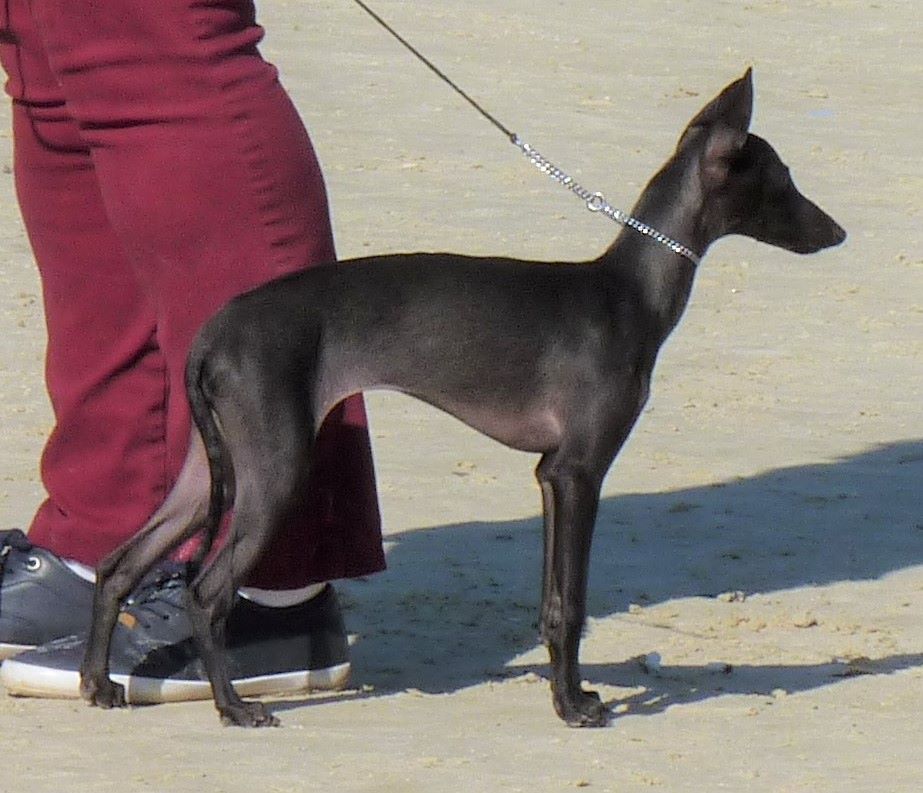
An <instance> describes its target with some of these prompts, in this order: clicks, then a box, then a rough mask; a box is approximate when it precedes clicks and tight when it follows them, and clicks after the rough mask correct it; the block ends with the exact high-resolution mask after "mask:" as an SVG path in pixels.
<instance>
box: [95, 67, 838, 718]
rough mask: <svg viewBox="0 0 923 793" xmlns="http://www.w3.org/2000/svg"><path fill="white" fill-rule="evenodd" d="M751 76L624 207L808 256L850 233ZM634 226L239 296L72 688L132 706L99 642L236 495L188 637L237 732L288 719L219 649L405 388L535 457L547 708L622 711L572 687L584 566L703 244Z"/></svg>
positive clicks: (706, 236)
mask: <svg viewBox="0 0 923 793" xmlns="http://www.w3.org/2000/svg"><path fill="white" fill-rule="evenodd" d="M752 105H753V85H752V76H751V72H750V70H749V69H748V70H747V72H746V73H745V74H744V76H743V77H741V78H740V79H738V80H736V81H734V82H733V83H731V84H730V85H728V86H727V87H726V88H725V89H724V90H723V91H722V92H721V93H720V94H719V95H718V96H717V97H715V99H713V100H712V101H711V102H709V103H708V104H707V105H706V106H705V107H704V108H703V109H702V110H701V111H700V112H699V113H698V114H697V115H696V116H695V117H694V118H693V119H692V121H691V122H690V123H689V124H688V126H687V127H686V129H685V130H684V132H683V133H682V136H681V137H680V139H679V142H678V144H677V146H676V149H675V151H674V153H673V154H672V156H671V157H670V159H669V160H668V162H667V163H666V164H665V165H664V166H663V167H662V168H661V170H660V171H659V172H658V173H657V174H656V175H655V176H654V177H653V178H652V179H651V181H650V182H649V183H648V184H647V186H646V187H645V189H644V191H643V192H642V194H641V196H640V198H639V200H638V202H637V204H636V205H635V207H634V209H633V211H632V215H633V216H634V217H636V218H638V219H640V220H642V221H643V222H644V223H646V224H648V225H649V226H650V227H652V228H654V229H657V230H658V231H659V232H660V233H661V234H662V235H669V238H667V239H669V240H670V241H671V242H672V241H673V240H679V241H682V243H683V245H685V246H686V247H687V249H688V250H689V251H690V252H694V253H695V254H698V255H701V254H704V252H705V250H706V249H707V248H708V246H709V245H710V244H711V243H712V242H714V241H715V240H717V239H718V238H719V237H722V236H724V235H728V234H742V235H746V236H748V237H752V238H754V239H756V240H760V241H762V242H765V243H768V244H770V245H774V246H778V247H780V248H783V249H785V250H789V251H794V252H797V253H805V254H806V253H812V252H815V251H819V250H821V249H823V248H827V247H830V246H834V245H837V244H838V243H840V242H842V241H843V240H844V239H845V237H846V233H845V232H844V231H843V229H842V228H841V227H840V226H839V225H838V224H837V223H836V222H835V221H834V220H833V219H832V218H831V217H830V216H829V215H827V214H826V213H825V212H823V211H822V210H821V209H820V208H819V207H818V206H817V205H815V204H814V203H812V202H811V201H810V200H808V199H807V198H805V196H803V195H802V194H801V193H800V192H799V191H798V189H797V188H796V187H795V185H794V183H793V182H792V179H791V177H790V175H789V170H788V168H787V167H786V166H785V164H784V163H783V162H782V160H781V159H780V158H779V156H778V155H777V154H776V152H775V151H774V150H773V148H772V147H771V146H770V144H769V143H767V142H766V141H765V140H763V139H762V138H759V137H757V136H756V135H753V134H750V133H749V131H748V130H749V125H750V118H751V113H752ZM661 242H662V241H658V240H657V239H655V238H652V237H651V236H650V235H647V234H641V233H638V232H637V231H636V230H634V229H631V228H626V229H624V230H622V232H621V233H620V234H619V235H618V237H617V239H616V240H615V242H614V243H613V244H612V245H611V246H610V247H609V248H608V249H607V250H606V251H605V252H604V253H603V254H602V255H601V256H600V257H599V258H597V259H595V260H593V261H589V262H580V263H551V262H530V261H523V260H519V259H511V258H496V257H470V256H462V255H456V254H448V253H410V254H397V255H387V256H372V257H368V258H363V259H356V260H352V261H348V262H342V263H339V264H336V265H331V266H321V267H317V268H313V269H309V270H305V271H303V272H299V273H297V274H294V275H290V276H287V277H283V278H281V279H279V280H276V281H273V282H271V283H268V284H266V285H264V286H261V287H259V288H257V289H255V290H253V291H251V292H249V293H247V294H245V295H243V296H241V297H238V298H236V299H235V300H232V301H231V302H230V303H229V304H228V305H227V306H225V307H224V308H223V309H222V310H220V311H219V312H218V313H217V314H216V315H215V316H214V317H213V318H212V319H211V320H209V321H208V322H207V323H206V324H205V326H204V327H203V328H202V329H201V331H200V332H199V334H198V335H197V337H196V340H195V342H194V344H193V346H192V349H191V352H190V355H189V360H188V366H187V371H186V376H187V392H188V396H189V402H190V405H191V408H192V415H193V419H194V422H195V429H194V430H193V434H192V440H191V442H190V450H189V453H188V456H187V459H186V462H185V464H184V467H183V469H182V471H181V473H180V475H179V477H178V480H177V483H176V485H175V486H174V488H173V490H172V491H171V492H170V494H169V495H168V497H167V498H166V500H165V502H164V504H163V506H162V507H161V508H160V509H159V510H158V511H157V512H156V513H155V514H154V515H153V516H152V518H151V519H150V521H149V522H148V523H147V524H146V526H145V527H144V528H142V530H141V531H140V532H139V533H138V534H137V535H136V536H135V537H134V538H133V539H132V540H130V541H129V542H128V543H126V544H125V545H123V546H122V547H121V548H119V549H117V550H116V551H115V552H114V553H113V554H111V555H110V556H109V557H108V558H107V559H106V560H104V561H103V563H102V565H101V566H100V568H99V571H98V579H97V589H96V595H95V602H94V613H93V625H92V629H91V633H90V635H89V638H88V645H87V650H86V655H85V657H84V661H83V664H82V666H81V695H82V696H83V697H84V699H86V700H87V701H88V702H90V703H91V704H95V705H98V706H101V707H113V706H121V705H124V704H125V692H124V689H123V688H122V687H121V686H120V685H118V684H116V683H114V682H113V681H111V680H110V678H109V674H108V661H107V659H108V650H109V641H110V635H111V633H112V629H113V626H114V624H115V621H116V619H117V617H118V612H119V605H120V602H121V601H122V600H123V599H124V598H125V597H126V596H128V595H129V593H130V592H131V591H132V589H133V588H134V587H135V586H136V585H137V583H138V582H139V581H140V579H141V578H142V576H143V575H144V574H145V572H146V571H147V570H148V569H149V568H150V567H151V566H152V565H153V564H155V563H156V562H157V560H159V559H160V558H162V557H163V556H164V555H166V554H167V553H169V552H170V551H171V550H172V549H175V548H176V547H177V546H178V545H179V544H180V543H181V542H183V541H184V540H186V539H188V538H189V537H191V536H193V535H195V534H196V533H200V532H201V533H203V534H204V536H205V539H204V541H203V545H204V550H203V552H202V555H203V556H204V553H205V552H206V551H207V549H208V547H209V546H210V544H211V541H212V539H213V538H214V536H215V532H216V530H217V527H218V524H219V523H220V521H221V519H222V516H223V515H224V513H225V512H226V511H227V510H229V509H231V508H233V519H232V522H231V526H230V530H229V536H228V540H227V542H226V543H225V545H224V546H223V548H222V549H221V550H220V551H219V552H218V553H217V555H216V556H215V558H214V559H213V560H212V561H211V562H210V563H209V564H206V565H204V566H203V567H202V568H201V570H199V572H198V573H197V575H196V576H195V578H194V580H193V581H192V582H191V584H190V587H189V598H188V601H189V602H188V606H189V613H190V617H191V620H192V623H193V628H194V632H195V637H196V641H197V643H198V646H199V650H200V652H201V655H202V658H203V661H204V662H205V665H206V668H207V671H208V675H209V678H210V681H211V684H212V689H213V693H214V700H215V706H216V708H217V710H218V712H219V715H220V717H221V719H222V721H223V722H224V723H227V724H235V725H241V726H264V725H272V724H276V723H277V720H276V718H275V717H274V716H273V715H272V714H271V713H270V712H269V711H268V710H267V709H266V707H265V706H264V705H263V703H261V702H254V701H244V700H243V699H241V698H240V696H238V694H237V693H236V691H235V690H234V688H233V686H232V684H231V680H230V677H229V673H228V669H227V665H226V661H225V657H224V649H223V637H224V624H225V620H226V618H227V615H228V612H229V610H230V607H231V604H232V601H233V598H234V595H235V592H236V590H237V587H238V586H239V585H240V584H241V583H242V582H243V580H244V578H245V577H246V575H247V573H248V571H249V570H250V569H251V568H252V566H253V565H254V564H255V562H256V561H257V559H258V558H259V556H260V553H261V552H262V550H263V549H264V548H265V546H266V544H267V542H268V541H269V539H270V537H271V536H272V535H273V532H274V531H275V530H276V529H277V527H279V526H280V525H282V524H283V523H284V522H285V520H286V518H287V516H288V515H290V514H291V512H292V511H293V510H294V509H296V508H297V507H298V505H299V504H300V503H301V502H302V499H303V493H304V489H305V482H306V478H307V474H308V470H309V468H310V463H311V450H312V443H313V439H314V436H315V433H316V432H317V430H318V428H319V427H320V424H321V422H322V420H323V418H324V416H325V415H326V414H327V412H328V411H329V410H330V409H331V408H332V407H333V406H334V405H336V404H337V403H338V402H340V401H341V400H342V399H343V398H345V397H346V396H348V395H350V394H354V393H357V392H360V391H363V390H369V389H376V388H384V389H390V390H396V391H400V392H403V393H405V394H408V395H410V396H413V397H416V398H418V399H421V400H423V401H424V402H427V403H429V404H431V405H434V406H436V407H438V408H441V409H442V410H445V411H447V412H448V413H450V414H452V415H453V416H456V417H457V418H459V419H460V420H461V421H463V422H465V423H466V424H468V425H469V426H471V427H473V428H474V429H476V430H478V431H480V432H482V433H484V434H485V435H487V436H489V437H491V438H494V439H495V440H497V441H499V442H500V443H503V444H506V445H507V446H510V447H512V448H514V449H519V450H523V451H526V452H534V453H536V454H540V455H541V459H540V461H539V463H538V466H537V468H536V476H537V479H538V482H539V484H540V486H541V495H542V503H543V511H544V563H543V576H542V594H541V619H540V630H541V638H542V641H543V642H544V643H545V644H546V645H547V647H548V651H549V656H550V665H551V692H552V701H553V704H554V708H555V711H556V712H557V714H558V715H559V716H560V717H561V718H562V719H563V720H564V721H565V722H566V723H567V724H568V725H571V726H601V725H603V724H605V723H607V721H608V718H609V715H610V714H609V711H608V709H607V708H606V706H605V705H604V704H603V703H602V702H601V700H600V698H599V696H598V694H596V693H595V692H593V691H586V690H584V689H583V688H582V686H581V682H580V680H581V676H580V667H579V662H578V651H579V644H580V638H581V631H582V628H583V625H584V619H585V603H586V587H587V567H588V562H589V555H590V543H591V538H592V534H593V528H594V523H595V519H596V512H597V507H598V503H599V490H600V486H601V483H602V480H603V477H604V476H605V474H606V472H607V470H608V469H609V467H610V465H611V463H612V461H613V459H614V458H615V456H616V454H617V453H618V451H619V449H620V447H621V446H622V444H623V443H624V441H625V439H626V438H627V437H628V434H629V432H630V431H631V429H632V427H633V425H634V424H635V422H636V421H637V419H638V416H639V414H640V413H641V410H642V408H643V407H644V404H645V402H646V400H647V398H648V391H649V387H650V380H651V373H652V370H653V368H654V364H655V362H656V359H657V353H658V350H659V349H660V346H661V345H662V344H663V342H664V340H665V339H666V338H667V336H668V335H669V334H670V332H671V331H672V330H673V328H674V327H675V326H676V324H677V322H678V321H679V319H680V317H681V315H682V313H683V310H684V308H685V306H686V303H687V301H688V299H689V295H690V291H691V288H692V283H693V277H694V275H695V269H696V261H697V258H698V256H697V255H693V256H685V255H682V254H680V253H677V252H676V251H675V249H674V248H673V247H670V246H669V245H667V244H661Z"/></svg>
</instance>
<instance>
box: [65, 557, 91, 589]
mask: <svg viewBox="0 0 923 793" xmlns="http://www.w3.org/2000/svg"><path fill="white" fill-rule="evenodd" d="M62 561H63V562H64V564H66V565H67V566H68V567H69V568H70V569H71V571H72V572H74V573H76V574H77V575H79V576H80V577H81V578H82V579H83V580H84V581H89V582H90V583H91V584H95V583H96V571H95V570H94V569H93V568H92V567H87V566H86V565H85V564H83V563H82V562H77V561H74V560H73V559H62Z"/></svg>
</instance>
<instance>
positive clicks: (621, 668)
mask: <svg viewBox="0 0 923 793" xmlns="http://www.w3.org/2000/svg"><path fill="white" fill-rule="evenodd" d="M921 482H923V440H913V441H906V442H901V443H895V444H890V445H886V446H882V447H880V448H876V449H873V450H871V451H868V452H866V453H864V454H860V455H857V456H854V457H850V458H845V459H840V460H836V461H833V462H830V463H829V464H817V465H808V466H800V467H793V468H785V469H780V470H774V471H769V472H766V473H763V474H760V475H758V476H754V477H751V478H746V479H739V480H735V481H731V482H727V483H721V484H718V485H712V486H705V487H697V488H692V489H688V490H680V491H675V492H668V493H652V494H644V495H638V494H634V495H623V496H618V497H611V498H607V499H605V500H604V501H603V503H602V504H601V505H600V513H599V519H598V522H597V527H596V533H595V537H594V544H593V552H592V564H591V573H590V586H589V593H588V598H587V606H588V614H589V615H590V616H591V617H605V616H609V615H613V614H617V613H620V612H625V611H626V610H627V609H628V606H629V604H631V603H639V604H643V605H648V604H655V603H658V602H663V601H667V600H671V599H674V598H681V597H687V596H714V595H717V594H719V593H723V592H729V591H737V590H740V591H743V592H745V593H754V592H761V593H765V592H770V591H773V590H783V589H788V588H792V587H798V586H803V585H811V584H827V583H831V582H837V581H861V580H868V579H875V578H878V577H880V576H882V575H884V574H886V573H889V572H891V571H895V570H899V569H902V568H906V567H910V566H913V565H918V564H923V509H921V508H920V502H919V495H918V494H919V492H920V484H921ZM536 500H538V495H537V494H536ZM472 508H473V509H476V502H474V503H473V504H472ZM541 535H542V528H541V518H540V516H538V515H536V517H534V518H530V519H527V520H517V521H511V522H501V523H483V522H476V521H475V522H471V523H465V524H459V525H452V526H439V527H435V528H430V529H417V530H413V531H407V532H405V533H402V534H398V535H396V536H391V537H389V538H388V539H389V540H390V541H393V543H394V544H393V546H392V547H391V549H390V551H389V554H388V570H387V572H385V573H382V574H379V575H376V576H372V577H369V578H368V579H360V580H356V581H348V582H346V581H344V582H340V583H339V584H338V588H339V590H340V592H341V597H342V600H343V601H344V604H345V607H346V619H347V624H348V627H349V629H350V631H351V632H354V633H355V634H356V641H355V643H354V645H353V647H352V663H353V670H354V672H353V674H354V682H355V683H356V684H357V685H362V684H367V686H368V690H369V691H371V692H372V693H371V695H372V696H375V695H378V694H383V693H388V692H393V691H395V690H400V689H404V688H415V689H419V690H421V691H424V692H432V693H442V692H451V691H455V690H457V689H460V688H463V687H466V686H469V685H473V684H476V683H480V682H483V681H485V680H487V679H489V678H491V677H504V676H509V675H510V674H522V673H523V672H524V671H526V670H528V669H531V670H533V671H535V672H538V673H539V674H542V675H544V674H547V664H536V665H532V666H525V667H524V666H521V665H520V666H517V667H515V669H513V670H511V669H510V667H509V666H508V665H509V662H510V661H511V660H512V659H514V658H516V657H517V656H518V655H520V654H521V653H523V652H525V651H527V650H530V649H533V648H535V646H536V644H537V643H538V638H537V618H538V604H539V592H540V578H541V559H542V539H541ZM651 649H652V650H653V649H655V648H651ZM920 651H921V652H920V653H919V654H910V655H895V656H890V657H885V658H879V659H873V660H868V661H865V662H863V664H862V666H861V668H859V667H854V666H850V665H848V664H846V663H843V664H839V663H834V662H831V663H827V664H818V665H814V666H803V665H792V666H788V665H775V666H750V667H748V666H742V667H738V666H735V667H734V673H733V674H732V675H727V676H723V677H722V679H720V680H715V681H714V683H713V685H705V686H703V685H700V683H701V682H702V680H701V678H702V676H703V675H704V674H711V675H712V676H713V677H714V676H715V675H714V672H713V671H712V672H706V671H705V670H696V669H693V668H678V667H672V668H671V667H664V668H662V669H660V670H659V673H658V674H657V675H649V674H645V672H644V671H643V669H642V668H641V667H640V665H639V664H638V662H637V659H628V658H624V657H623V658H613V659H612V661H611V663H606V664H584V665H583V674H584V677H585V679H587V680H588V681H589V682H590V684H594V683H595V684H611V685H620V686H642V687H644V688H645V689H646V693H645V694H644V695H643V696H640V695H639V696H640V699H638V701H636V702H635V701H626V702H625V704H628V705H630V706H631V709H632V712H638V711H639V709H640V712H657V711H658V710H661V709H663V707H665V706H666V705H668V704H675V703H677V702H684V701H693V700H695V699H700V698H705V697H709V696H716V695H718V694H719V693H721V692H736V693H761V694H768V693H769V692H771V691H773V690H774V689H780V688H781V689H785V690H787V691H789V692H792V691H801V690H809V689H813V688H816V687H819V686H823V685H829V684H831V683H835V682H836V681H837V680H838V679H840V678H844V677H849V676H851V675H853V674H886V673H891V672H894V671H897V670H900V669H904V668H908V667H915V666H920V665H923V646H921V648H920ZM620 702H621V700H620ZM292 704H294V703H292Z"/></svg>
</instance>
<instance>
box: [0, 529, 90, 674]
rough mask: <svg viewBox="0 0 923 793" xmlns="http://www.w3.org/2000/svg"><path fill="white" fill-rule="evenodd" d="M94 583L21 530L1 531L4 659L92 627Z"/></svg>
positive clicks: (0, 645) (0, 615) (1, 652)
mask: <svg viewBox="0 0 923 793" xmlns="http://www.w3.org/2000/svg"><path fill="white" fill-rule="evenodd" d="M92 609H93V583H92V582H91V581H87V580H86V579H85V578H81V577H80V576H79V575H77V573H75V572H74V571H73V570H71V569H70V568H69V567H68V566H67V565H66V564H65V563H64V562H63V561H62V560H61V559H60V558H58V557H57V556H55V555H54V554H53V553H52V552H51V551H48V550H46V549H44V548H40V547H39V546H37V545H33V544H32V543H31V542H29V539H28V537H26V535H25V534H23V533H22V532H21V531H20V530H19V529H9V530H5V531H0V660H3V659H4V658H9V657H10V656H12V655H16V654H17V653H20V652H22V651H23V650H29V649H31V648H33V647H36V646H38V645H41V644H45V642H49V641H51V640H52V639H57V638H59V637H61V636H68V635H70V634H74V633H86V632H87V631H88V630H89V628H90V618H91V615H92Z"/></svg>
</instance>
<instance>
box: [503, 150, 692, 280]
mask: <svg viewBox="0 0 923 793" xmlns="http://www.w3.org/2000/svg"><path fill="white" fill-rule="evenodd" d="M510 141H511V142H512V143H513V145H514V146H516V147H517V148H518V149H519V150H520V151H521V152H522V153H523V154H525V155H526V157H528V158H529V162H531V163H532V164H533V165H534V166H535V167H536V168H538V169H539V170H540V171H541V172H542V173H543V174H545V175H547V176H550V177H551V178H552V179H554V180H555V181H556V182H558V183H559V184H561V185H563V186H564V187H566V188H567V189H568V190H570V191H571V192H572V193H573V194H574V195H575V196H577V198H579V199H581V200H582V201H583V202H584V203H585V204H586V208H587V209H588V210H590V212H601V213H602V214H603V215H605V216H606V217H607V218H609V219H610V220H614V221H615V222H616V223H620V224H621V225H623V226H628V227H629V228H631V229H634V230H635V231H637V232H638V233H639V234H644V235H645V236H646V237H650V238H651V239H653V240H656V241H657V242H659V243H660V244H661V245H666V246H667V247H668V248H669V249H670V250H671V251H673V253H678V254H679V255H680V256H685V257H686V258H687V259H689V261H691V262H692V263H693V264H694V265H696V266H698V265H699V263H700V262H701V261H702V259H701V257H700V256H699V255H698V254H697V253H695V251H692V250H690V249H689V248H687V247H686V246H685V245H683V244H682V243H680V242H677V241H676V240H674V239H672V238H671V237H668V236H667V235H666V234H662V233H661V232H659V231H657V229H655V228H653V227H651V226H648V225H647V223H643V222H642V221H640V220H638V219H637V218H635V217H632V216H631V215H629V214H628V213H627V212H623V211H622V210H621V209H616V208H615V207H614V206H612V205H611V204H610V203H609V202H608V201H606V199H605V197H604V196H603V194H602V193H591V192H590V191H589V190H587V189H586V188H585V187H583V185H581V184H580V183H579V182H577V181H575V180H574V178H573V177H571V176H568V175H567V174H566V173H565V172H564V171H562V170H561V169H560V168H558V167H557V166H556V165H555V164H554V163H553V162H551V160H549V159H547V158H546V157H543V156H542V155H541V154H539V153H538V152H537V151H536V150H535V149H534V148H532V146H530V145H529V144H528V143H526V142H525V141H524V140H522V139H521V138H520V137H519V136H518V135H515V134H513V135H511V136H510Z"/></svg>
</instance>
